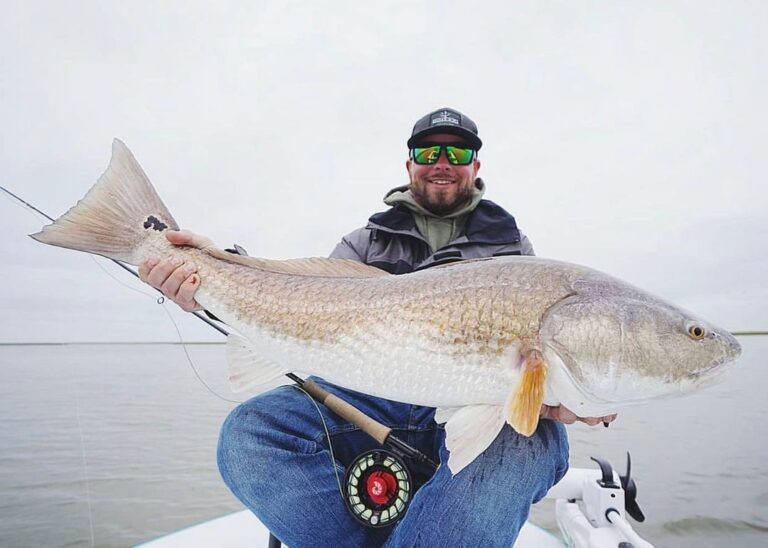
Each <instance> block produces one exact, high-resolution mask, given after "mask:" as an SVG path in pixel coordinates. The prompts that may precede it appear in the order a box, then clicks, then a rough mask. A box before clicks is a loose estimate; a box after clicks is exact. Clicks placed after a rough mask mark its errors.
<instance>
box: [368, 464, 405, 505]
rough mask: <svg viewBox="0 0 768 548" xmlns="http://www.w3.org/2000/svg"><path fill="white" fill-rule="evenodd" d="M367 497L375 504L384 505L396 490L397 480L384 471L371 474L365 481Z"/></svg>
mask: <svg viewBox="0 0 768 548" xmlns="http://www.w3.org/2000/svg"><path fill="white" fill-rule="evenodd" d="M365 489H366V491H367V493H368V496H369V497H370V498H371V500H372V501H373V502H375V503H376V504H386V503H387V502H389V500H390V499H391V498H392V495H394V494H395V491H396V490H397V479H396V478H395V476H394V475H393V474H391V473H390V472H387V471H385V470H378V471H376V472H372V473H371V474H370V475H369V476H368V478H367V479H366V481H365Z"/></svg>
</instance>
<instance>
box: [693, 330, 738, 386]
mask: <svg viewBox="0 0 768 548" xmlns="http://www.w3.org/2000/svg"><path fill="white" fill-rule="evenodd" d="M714 336H715V337H716V338H719V339H723V344H724V345H725V351H724V353H723V355H722V356H721V357H719V358H717V359H716V360H713V361H712V362H711V363H710V364H709V365H707V366H706V367H704V368H702V369H699V370H697V371H693V372H691V373H689V374H688V377H689V378H690V379H693V380H696V379H701V378H703V377H708V376H710V375H715V376H719V374H720V373H722V372H723V371H725V369H726V367H725V366H726V365H728V364H729V363H731V362H733V361H735V360H736V359H737V358H738V357H739V356H741V344H740V343H739V341H738V340H736V337H734V336H733V335H731V334H730V333H728V332H724V333H715V334H714Z"/></svg>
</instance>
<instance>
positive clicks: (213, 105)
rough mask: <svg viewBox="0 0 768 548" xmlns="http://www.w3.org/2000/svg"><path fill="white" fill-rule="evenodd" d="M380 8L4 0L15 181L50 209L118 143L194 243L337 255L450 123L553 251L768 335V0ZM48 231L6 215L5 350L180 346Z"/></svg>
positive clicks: (4, 69)
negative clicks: (49, 344) (447, 118)
mask: <svg viewBox="0 0 768 548" xmlns="http://www.w3.org/2000/svg"><path fill="white" fill-rule="evenodd" d="M478 4H479V5H478ZM373 5H374V3H367V2H341V1H328V2H315V3H310V2H306V1H302V2H289V1H280V2H277V1H275V2H256V1H252V0H250V1H242V2H210V1H205V2H192V1H184V2H144V1H132V2H7V1H2V0H0V52H2V54H1V55H0V120H2V131H0V165H1V166H2V169H1V170H0V184H2V185H4V186H7V187H9V188H10V189H11V190H13V191H15V192H17V193H19V194H21V195H22V196H23V197H24V198H25V199H27V200H28V201H30V202H32V203H34V204H35V205H37V206H38V207H40V208H41V209H43V210H44V211H46V212H47V213H48V214H50V215H53V216H58V215H60V214H61V213H63V212H64V211H66V210H67V209H68V208H69V207H71V206H72V205H73V204H74V203H75V202H76V201H77V200H78V199H79V198H80V197H81V196H82V195H83V194H84V193H85V192H86V191H87V190H88V188H90V186H91V185H92V184H93V183H94V182H95V180H96V178H97V177H98V176H99V174H100V173H101V172H102V171H103V169H104V168H105V167H106V165H107V163H108V161H109V156H110V150H111V141H112V138H113V137H118V138H120V139H122V140H123V141H125V143H126V144H127V145H128V146H129V148H131V149H132V151H133V153H134V154H135V156H136V158H137V159H138V160H139V162H140V163H141V164H142V166H143V167H144V169H145V171H146V172H147V174H148V175H149V177H150V179H151V180H152V181H153V183H154V185H155V187H156V188H157V189H158V191H159V193H160V194H161V196H162V197H163V199H164V201H165V202H166V204H167V205H168V207H169V209H170V210H171V212H172V213H173V214H174V216H175V218H176V219H177V221H178V222H179V223H180V224H181V225H182V226H184V227H188V228H191V229H193V230H195V231H197V232H201V233H203V234H207V235H209V236H210V237H212V238H213V239H214V240H215V241H216V242H217V243H219V244H220V245H222V246H224V245H229V244H231V243H233V242H237V243H239V244H240V245H243V246H244V247H246V248H247V249H248V250H249V252H250V254H252V255H258V256H264V257H270V258H290V257H300V256H312V255H326V254H328V253H329V252H330V250H331V249H332V248H333V246H334V245H335V244H336V242H337V241H338V240H339V238H340V237H341V236H342V235H343V234H345V233H347V232H350V231H352V230H353V229H355V228H357V227H359V226H361V225H363V224H364V223H365V221H366V219H367V218H368V216H370V215H371V214H372V213H374V212H376V211H380V210H381V209H383V208H384V207H385V206H384V205H383V204H382V202H381V198H382V196H383V195H384V193H385V192H386V191H387V190H389V189H390V188H392V187H394V186H398V185H401V184H404V183H406V182H407V179H406V172H405V169H404V162H405V159H406V154H407V151H406V147H405V141H406V139H407V138H408V136H409V135H410V130H411V127H412V125H413V123H414V122H415V120H416V119H417V118H419V117H421V116H422V115H424V114H425V113H427V112H428V111H431V110H433V109H436V108H439V107H443V106H451V107H454V108H457V109H459V110H461V111H463V112H465V113H466V114H468V115H469V116H471V117H472V118H473V119H474V120H475V121H476V122H477V124H478V126H479V129H480V135H481V137H482V138H483V141H484V143H485V144H484V146H483V150H482V152H481V155H480V158H481V160H482V162H483V165H482V169H481V173H480V174H481V176H483V178H484V179H485V181H486V183H487V186H488V191H487V194H486V197H487V198H489V199H491V200H494V201H496V202H497V203H499V204H501V205H503V206H504V207H505V208H507V209H508V210H509V211H510V212H512V213H513V214H514V215H515V216H516V218H517V220H518V224H519V226H520V227H521V228H522V230H523V231H524V232H525V233H526V234H527V235H528V236H529V237H530V238H531V240H532V242H533V244H534V247H535V249H536V252H537V254H538V255H540V256H543V257H551V258H557V259H563V260H568V261H572V262H577V263H581V264H585V265H588V266H592V267H595V268H598V269H600V270H603V271H606V272H609V273H611V274H614V275H617V276H619V277H621V278H624V279H626V280H628V281H630V282H632V283H635V284H636V285H639V286H641V287H644V288H646V289H648V290H650V291H652V292H654V293H657V294H659V295H661V296H663V297H665V298H668V299H671V300H673V301H674V302H676V303H679V304H680V305H682V306H684V307H686V308H689V309H692V310H694V311H696V312H699V313H700V314H701V315H703V316H704V317H705V318H707V319H709V320H711V321H713V322H714V323H716V324H719V325H721V326H723V327H725V328H727V329H732V330H738V329H750V328H753V329H767V328H768V289H766V287H767V285H766V275H767V274H768V253H766V251H768V190H767V189H766V175H767V174H768V161H767V160H766V158H767V157H768V154H766V150H767V147H766V145H768V114H767V112H768V111H767V110H766V107H765V101H766V97H768V76H767V73H766V71H767V69H766V67H767V66H768V64H767V63H766V59H768V47H767V45H768V39H767V38H766V36H768V3H766V2H762V1H753V2H742V1H725V0H723V1H702V0H692V1H689V2H679V1H677V2H676V1H661V0H659V1H648V0H643V1H640V0H637V1H634V2H629V1H610V2H609V1H572V0H568V1H559V2H555V1H544V0H530V1H504V2H479V3H475V2H472V3H470V2H467V1H463V2H450V1H441V2H437V1H435V2H412V1H401V2H395V1H390V2H388V1H382V2H376V3H375V8H372V7H370V6H373ZM41 225H42V222H41V220H39V219H37V218H36V217H34V216H32V215H30V214H29V213H28V212H27V211H24V210H23V209H21V208H20V207H18V206H17V205H15V204H14V203H12V202H10V201H7V200H5V199H0V282H1V283H0V303H2V310H3V313H4V314H3V317H4V319H3V321H2V324H1V325H0V342H18V341H26V342H31V341H113V340H114V341H150V340H157V341H162V340H174V339H175V337H176V335H175V331H174V329H173V326H172V325H171V323H170V322H169V321H168V319H167V317H166V315H165V314H164V313H163V312H162V310H161V309H160V307H158V306H157V305H156V304H154V298H150V297H146V296H142V295H140V294H138V293H135V292H133V291H130V290H128V289H126V288H125V287H123V286H122V285H120V284H118V283H117V282H116V281H114V280H113V279H112V278H110V277H109V276H107V275H105V274H104V272H102V270H100V269H99V268H98V266H97V265H96V264H94V261H93V260H92V259H91V258H89V257H88V256H87V255H85V254H82V253H77V252H72V251H68V250H62V249H57V248H52V247H48V246H43V245H41V244H39V243H36V242H34V241H33V240H31V239H30V238H28V237H27V236H26V235H27V234H29V233H31V232H35V231H37V230H39V228H40V227H41ZM99 261H100V262H102V263H103V264H105V265H106V268H108V269H109V270H110V272H113V273H114V275H115V276H117V277H118V278H120V279H121V280H124V281H125V282H126V283H129V284H132V285H133V286H135V287H138V284H135V283H134V282H132V281H131V279H130V277H129V276H128V275H126V274H124V273H123V272H122V271H120V270H119V269H117V268H114V267H111V266H110V265H109V263H108V262H106V261H104V260H101V259H99ZM176 316H177V318H179V323H180V327H181V329H182V332H183V333H184V338H185V339H186V340H190V341H191V340H221V337H220V336H219V335H218V334H217V333H215V332H213V331H211V330H210V328H208V327H206V326H205V325H198V323H199V322H197V320H195V319H194V318H189V317H185V316H184V315H183V314H181V313H179V314H177V315H176Z"/></svg>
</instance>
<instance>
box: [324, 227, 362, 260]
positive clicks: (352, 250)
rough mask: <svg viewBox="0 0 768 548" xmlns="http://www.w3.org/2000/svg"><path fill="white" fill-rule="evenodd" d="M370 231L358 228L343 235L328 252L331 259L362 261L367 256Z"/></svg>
mask: <svg viewBox="0 0 768 548" xmlns="http://www.w3.org/2000/svg"><path fill="white" fill-rule="evenodd" d="M370 238H371V231H370V230H368V229H367V228H358V229H357V230H355V231H354V232H350V233H349V234H347V235H346V236H344V237H343V238H342V239H341V241H340V242H339V243H338V244H336V247H335V248H334V249H333V251H332V252H331V254H330V257H331V258H332V259H352V260H353V261H359V262H361V263H364V262H365V261H366V259H367V257H368V246H369V245H370V241H371V239H370Z"/></svg>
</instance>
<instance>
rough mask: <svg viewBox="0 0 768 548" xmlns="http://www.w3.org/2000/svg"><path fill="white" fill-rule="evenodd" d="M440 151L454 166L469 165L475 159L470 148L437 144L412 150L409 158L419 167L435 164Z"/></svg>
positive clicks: (473, 152)
mask: <svg viewBox="0 0 768 548" xmlns="http://www.w3.org/2000/svg"><path fill="white" fill-rule="evenodd" d="M441 150H444V151H445V157H446V158H448V163H449V164H451V165H454V166H466V165H469V164H471V163H472V159H473V158H474V157H475V151H474V150H473V149H471V148H464V147H458V146H455V145H443V144H439V145H429V146H425V147H415V148H412V149H411V158H413V161H414V162H416V163H417V164H419V165H432V164H436V163H437V160H439V159H440V151H441Z"/></svg>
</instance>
